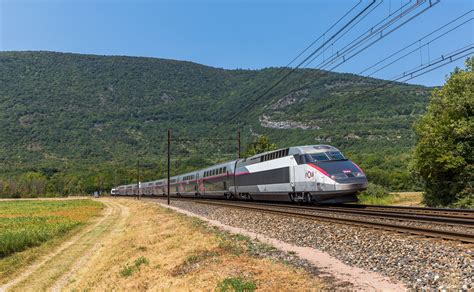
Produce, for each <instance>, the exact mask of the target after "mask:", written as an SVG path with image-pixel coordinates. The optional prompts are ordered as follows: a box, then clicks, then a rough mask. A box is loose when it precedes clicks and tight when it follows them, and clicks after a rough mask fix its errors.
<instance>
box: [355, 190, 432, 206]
mask: <svg viewBox="0 0 474 292" xmlns="http://www.w3.org/2000/svg"><path fill="white" fill-rule="evenodd" d="M422 200H423V194H422V193H421V192H399V193H390V194H387V195H386V196H383V197H374V196H369V195H360V196H359V203H361V204H367V205H394V206H418V207H421V206H423V203H422Z"/></svg>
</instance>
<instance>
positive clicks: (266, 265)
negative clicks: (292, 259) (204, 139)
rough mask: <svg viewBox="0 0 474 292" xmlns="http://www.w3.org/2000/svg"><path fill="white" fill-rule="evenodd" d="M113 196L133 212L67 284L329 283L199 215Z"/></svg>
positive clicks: (206, 286)
mask: <svg viewBox="0 0 474 292" xmlns="http://www.w3.org/2000/svg"><path fill="white" fill-rule="evenodd" d="M110 200H113V201H114V202H119V203H120V204H123V205H125V206H127V207H128V208H129V210H130V216H129V217H128V218H127V221H126V223H125V224H124V226H123V228H121V229H120V230H117V231H116V232H113V233H111V234H110V235H109V236H107V237H106V238H105V239H104V240H103V241H102V246H103V248H101V249H100V250H99V251H98V252H97V253H96V254H94V256H93V257H92V258H91V259H90V260H89V261H88V262H87V263H86V264H85V265H84V266H83V267H82V268H81V269H79V270H78V271H77V273H75V274H74V276H73V278H71V279H70V281H69V284H68V285H66V286H65V287H64V288H65V289H68V290H70V289H78V290H83V289H90V290H99V291H103V290H131V289H132V290H163V289H166V290H178V291H182V290H214V289H216V288H219V287H221V288H222V287H224V286H225V285H228V284H229V285H231V284H236V285H237V284H239V283H240V284H246V285H247V284H248V285H250V286H249V287H251V286H252V283H254V284H255V285H256V286H257V289H264V290H295V289H298V290H301V289H307V288H315V289H321V288H323V287H324V283H323V282H322V281H321V280H320V279H317V278H314V277H312V276H311V275H309V274H307V273H306V272H305V271H303V270H299V269H296V268H293V267H290V266H288V265H285V264H283V263H278V262H273V261H271V260H268V259H262V258H256V257H253V256H251V255H250V254H249V253H247V252H246V246H245V245H246V240H238V239H235V237H228V236H221V235H219V234H216V232H215V231H213V230H212V229H210V228H206V227H205V225H204V224H203V223H202V222H201V221H199V220H196V219H191V218H189V217H186V216H184V215H180V214H177V213H175V212H173V211H170V210H168V209H165V208H161V207H158V206H157V205H156V204H154V203H150V202H142V201H134V200H127V199H110ZM137 263H138V264H137ZM226 279H227V280H226ZM236 279H237V280H236ZM249 283H250V284H249ZM223 285H224V286H223Z"/></svg>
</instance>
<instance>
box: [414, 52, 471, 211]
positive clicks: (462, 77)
mask: <svg viewBox="0 0 474 292" xmlns="http://www.w3.org/2000/svg"><path fill="white" fill-rule="evenodd" d="M473 67H474V57H471V58H470V59H468V60H467V61H466V68H465V69H459V68H456V69H455V70H454V72H453V73H451V75H450V76H449V77H448V79H447V80H446V84H445V85H444V86H443V87H442V88H440V89H435V90H434V91H433V94H432V95H431V98H430V102H429V105H428V111H427V112H426V114H425V115H423V116H422V117H421V118H420V119H419V120H418V121H417V123H416V124H415V132H416V134H417V144H416V147H415V152H414V156H413V165H412V168H413V170H414V172H415V173H416V174H417V175H418V177H419V178H421V180H422V181H423V186H424V191H425V192H424V198H423V199H424V202H425V203H426V204H427V205H429V206H446V205H452V206H456V207H464V208H474V152H473V150H474V72H473Z"/></svg>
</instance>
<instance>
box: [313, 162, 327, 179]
mask: <svg viewBox="0 0 474 292" xmlns="http://www.w3.org/2000/svg"><path fill="white" fill-rule="evenodd" d="M308 165H309V166H311V167H312V168H314V169H316V170H318V171H319V172H321V173H322V174H324V175H325V176H327V177H330V176H329V174H328V173H327V172H326V171H325V170H324V169H322V168H321V167H319V166H316V165H314V164H312V163H308Z"/></svg>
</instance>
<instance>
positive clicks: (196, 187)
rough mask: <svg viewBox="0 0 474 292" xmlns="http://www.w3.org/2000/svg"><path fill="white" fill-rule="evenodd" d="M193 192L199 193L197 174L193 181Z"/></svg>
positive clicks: (197, 173)
mask: <svg viewBox="0 0 474 292" xmlns="http://www.w3.org/2000/svg"><path fill="white" fill-rule="evenodd" d="M194 192H195V193H196V194H197V193H199V172H196V180H195V181H194Z"/></svg>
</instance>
